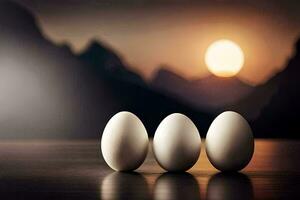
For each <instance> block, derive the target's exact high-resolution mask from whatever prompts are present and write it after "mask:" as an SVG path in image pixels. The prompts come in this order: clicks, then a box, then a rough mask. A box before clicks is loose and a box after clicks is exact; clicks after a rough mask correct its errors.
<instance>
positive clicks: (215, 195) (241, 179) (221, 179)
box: [206, 172, 254, 200]
mask: <svg viewBox="0 0 300 200" xmlns="http://www.w3.org/2000/svg"><path fill="white" fill-rule="evenodd" d="M206 199H207V200H210V199H214V200H221V199H222V200H235V199H237V200H239V199H243V200H250V199H254V191H253V185H252V182H251V180H250V178H249V177H248V176H247V175H245V174H242V173H238V172H232V173H229V172H228V173H222V172H221V173H217V174H215V175H213V176H212V177H211V178H210V180H209V182H208V186H207V192H206Z"/></svg>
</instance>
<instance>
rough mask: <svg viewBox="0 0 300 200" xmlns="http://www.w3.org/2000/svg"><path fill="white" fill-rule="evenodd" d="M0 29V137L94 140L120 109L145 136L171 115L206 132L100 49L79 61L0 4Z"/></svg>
mask: <svg viewBox="0 0 300 200" xmlns="http://www.w3.org/2000/svg"><path fill="white" fill-rule="evenodd" d="M0 28H1V32H0V43H1V46H0V66H1V67H0V93H1V97H0V137H1V138H58V137H67V138H83V137H84V138H87V137H89V138H90V137H93V138H97V137H99V134H100V133H101V132H102V131H103V129H104V127H105V124H106V123H107V121H108V120H109V118H110V117H111V116H112V115H114V114H115V113H116V112H118V111H122V110H128V111H131V112H134V113H135V114H137V116H138V117H140V118H141V119H142V121H143V122H144V124H145V126H146V128H147V130H148V132H149V134H150V135H153V133H154V131H155V129H156V127H157V126H158V124H159V123H160V121H161V120H162V119H163V118H164V117H165V116H167V115H168V114H170V113H173V112H182V113H184V114H186V115H188V116H190V117H191V118H192V119H193V120H194V121H195V122H197V123H196V124H197V126H198V127H199V129H200V131H201V132H202V133H205V132H206V130H207V128H208V126H209V122H210V121H211V116H210V115H209V114H207V113H205V112H201V111H200V110H195V109H192V108H191V107H189V106H187V105H185V104H182V103H180V102H178V101H176V100H174V99H172V98H170V97H167V96H165V95H163V94H161V93H159V92H156V91H153V90H152V89H150V88H149V87H148V86H147V85H146V84H145V83H144V81H143V80H142V79H141V78H140V77H139V76H138V75H137V74H136V73H134V72H132V71H130V70H128V69H127V67H126V66H125V65H124V62H123V61H122V59H121V58H120V56H119V55H117V54H116V53H114V51H113V50H111V49H110V48H107V47H106V46H105V45H103V44H101V43H100V42H95V41H94V42H91V44H90V46H89V47H88V48H87V49H86V50H84V51H83V52H81V53H80V54H79V55H74V54H73V53H72V51H71V50H70V48H69V47H68V45H65V44H64V45H61V46H57V45H54V44H53V43H52V42H51V41H50V40H48V39H47V38H46V37H45V36H44V35H43V33H42V32H41V31H40V29H39V28H38V24H37V22H36V20H35V18H34V17H33V16H32V15H31V14H30V12H29V11H28V10H27V9H25V8H23V7H22V6H20V5H18V4H17V3H14V2H0Z"/></svg>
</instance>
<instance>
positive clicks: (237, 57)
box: [205, 39, 244, 77]
mask: <svg viewBox="0 0 300 200" xmlns="http://www.w3.org/2000/svg"><path fill="white" fill-rule="evenodd" d="M205 63H206V65H207V67H208V69H209V71H210V72H211V73H213V74H214V75H216V76H221V77H231V76H234V75H236V74H237V73H239V71H240V70H241V68H242V67H243V64H244V54H243V51H242V49H241V48H240V47H239V46H238V45H237V44H236V43H234V42H232V41H230V40H225V39H223V40H218V41H215V42H213V43H212V44H211V45H210V46H209V47H208V48H207V50H206V53H205Z"/></svg>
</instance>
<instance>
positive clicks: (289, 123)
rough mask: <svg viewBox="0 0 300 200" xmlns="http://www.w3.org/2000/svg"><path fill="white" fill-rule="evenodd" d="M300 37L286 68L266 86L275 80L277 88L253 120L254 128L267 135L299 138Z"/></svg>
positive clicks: (272, 83) (267, 84) (269, 85)
mask: <svg viewBox="0 0 300 200" xmlns="http://www.w3.org/2000/svg"><path fill="white" fill-rule="evenodd" d="M299 75H300V39H298V41H297V42H296V45H295V54H294V55H293V57H292V58H291V59H290V60H289V62H288V63H287V66H286V68H285V69H284V70H283V71H281V72H279V73H277V74H276V75H275V76H274V77H273V78H272V79H271V80H270V81H268V82H267V83H266V84H265V85H264V87H271V86H272V85H274V82H276V83H277V84H278V86H277V89H276V91H275V93H274V94H273V96H272V97H271V100H270V102H269V103H268V104H267V105H266V106H265V107H264V108H263V109H262V111H261V113H260V115H259V118H258V119H256V120H254V121H253V127H254V130H255V131H256V132H257V133H260V134H261V135H263V136H265V137H269V136H270V135H272V137H293V138H299V137H300V136H299V132H300V127H299V112H300V104H299V100H300V90H299V88H300V79H299Z"/></svg>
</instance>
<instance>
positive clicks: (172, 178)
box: [153, 173, 200, 200]
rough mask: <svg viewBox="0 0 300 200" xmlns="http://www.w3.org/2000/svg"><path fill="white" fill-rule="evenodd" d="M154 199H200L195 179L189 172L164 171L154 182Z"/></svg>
mask: <svg viewBox="0 0 300 200" xmlns="http://www.w3.org/2000/svg"><path fill="white" fill-rule="evenodd" d="M153 196H154V200H169V199H170V200H176V199H181V200H182V199H184V200H189V199H200V191H199V185H198V182H197V180H196V179H195V178H194V176H192V175H191V174H189V173H164V174H163V175H161V176H160V177H159V178H158V179H157V180H156V182H155V186H154V194H153Z"/></svg>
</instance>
